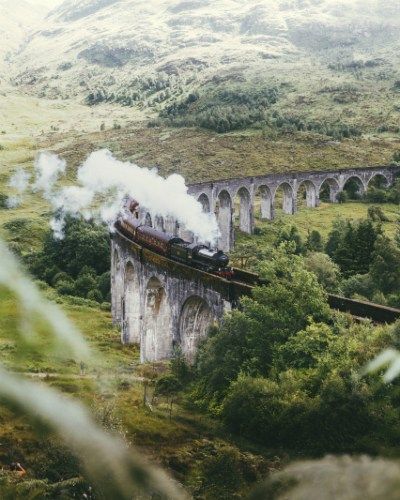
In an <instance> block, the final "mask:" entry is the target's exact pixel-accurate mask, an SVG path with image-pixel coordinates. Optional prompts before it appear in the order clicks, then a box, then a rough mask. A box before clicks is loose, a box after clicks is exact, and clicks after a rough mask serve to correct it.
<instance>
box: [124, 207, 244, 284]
mask: <svg viewBox="0 0 400 500" xmlns="http://www.w3.org/2000/svg"><path fill="white" fill-rule="evenodd" d="M138 206H139V205H138V204H137V202H135V200H132V199H129V200H128V201H127V204H126V209H125V210H124V211H123V212H122V213H121V214H120V216H119V217H118V219H117V221H116V223H115V225H116V227H117V228H118V229H119V231H121V232H122V233H123V234H124V235H125V236H127V237H128V238H130V239H131V240H133V241H135V242H136V243H139V244H140V245H142V246H144V247H146V248H149V249H151V250H154V251H155V252H157V253H159V254H161V255H164V256H166V257H168V258H170V259H172V260H175V261H178V262H182V263H183V264H185V265H188V266H192V267H196V268H197V269H201V270H203V271H206V272H211V273H214V274H217V275H218V276H221V277H223V278H226V279H230V278H232V277H233V274H234V273H233V271H232V269H231V268H230V267H228V264H229V257H228V256H227V255H226V254H225V253H224V252H222V251H221V250H212V249H211V248H209V247H207V246H206V245H198V244H196V243H189V242H187V241H184V240H183V239H182V238H178V237H176V236H174V235H172V234H169V233H164V232H163V231H158V230H157V229H154V228H152V227H150V226H146V225H143V224H140V222H139V220H138V219H137V209H138Z"/></svg>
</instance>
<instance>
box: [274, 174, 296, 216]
mask: <svg viewBox="0 0 400 500" xmlns="http://www.w3.org/2000/svg"><path fill="white" fill-rule="evenodd" d="M278 207H279V208H280V209H281V210H282V212H283V213H284V214H291V215H292V214H293V213H294V210H295V207H294V195H293V189H292V186H291V185H290V184H289V183H287V182H283V183H282V184H280V185H279V186H278V187H277V189H276V191H275V196H274V208H275V210H277V209H278Z"/></svg>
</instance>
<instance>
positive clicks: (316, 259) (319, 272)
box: [305, 252, 340, 292]
mask: <svg viewBox="0 0 400 500" xmlns="http://www.w3.org/2000/svg"><path fill="white" fill-rule="evenodd" d="M305 265H306V268H307V269H308V270H309V271H311V272H312V273H314V274H315V275H316V277H317V280H318V283H320V284H321V285H322V286H323V287H324V288H325V290H327V291H329V292H335V291H337V288H338V283H339V278H340V269H339V266H337V265H336V264H335V263H334V262H333V261H332V259H331V258H330V257H329V256H328V255H326V254H325V253H321V252H313V253H309V254H308V255H307V257H306V258H305Z"/></svg>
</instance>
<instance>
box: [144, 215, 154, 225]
mask: <svg viewBox="0 0 400 500" xmlns="http://www.w3.org/2000/svg"><path fill="white" fill-rule="evenodd" d="M144 224H145V226H150V227H153V219H152V218H151V215H150V214H149V212H146V215H145V216H144Z"/></svg>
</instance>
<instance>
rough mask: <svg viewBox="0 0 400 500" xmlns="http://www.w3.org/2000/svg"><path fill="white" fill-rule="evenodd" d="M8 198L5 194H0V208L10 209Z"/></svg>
mask: <svg viewBox="0 0 400 500" xmlns="http://www.w3.org/2000/svg"><path fill="white" fill-rule="evenodd" d="M7 202H8V196H7V195H6V194H4V193H0V208H8V203H7Z"/></svg>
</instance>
